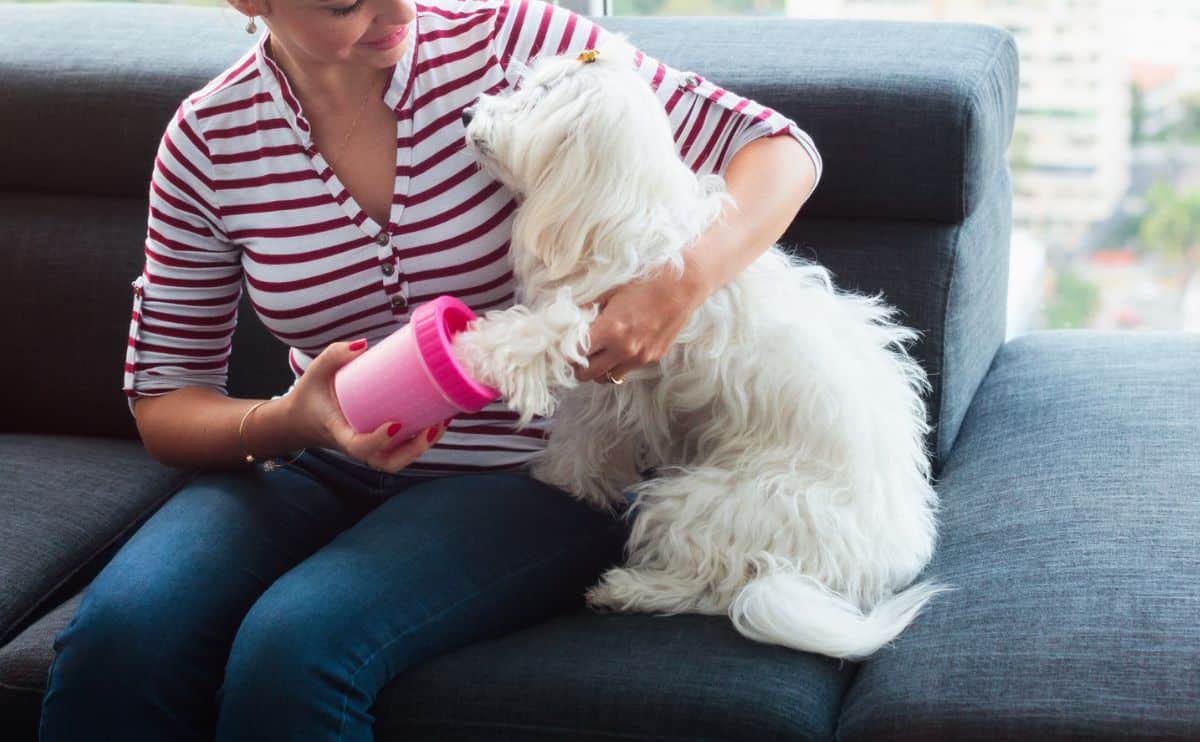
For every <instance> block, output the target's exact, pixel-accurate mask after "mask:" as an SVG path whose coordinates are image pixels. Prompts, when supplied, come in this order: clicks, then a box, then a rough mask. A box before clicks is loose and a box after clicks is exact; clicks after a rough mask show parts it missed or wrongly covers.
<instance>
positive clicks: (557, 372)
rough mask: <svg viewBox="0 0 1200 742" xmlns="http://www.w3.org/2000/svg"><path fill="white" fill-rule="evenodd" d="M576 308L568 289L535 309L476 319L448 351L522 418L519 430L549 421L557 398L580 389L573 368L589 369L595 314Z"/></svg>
mask: <svg viewBox="0 0 1200 742" xmlns="http://www.w3.org/2000/svg"><path fill="white" fill-rule="evenodd" d="M599 311H600V310H599V308H598V307H597V306H596V305H592V306H591V307H589V308H586V309H585V308H583V307H580V306H579V305H577V304H576V303H575V301H574V299H573V298H572V296H571V292H570V290H568V289H566V288H563V289H559V291H558V293H557V294H556V295H555V297H554V300H553V301H551V302H550V303H548V304H544V305H541V306H537V307H533V308H531V307H527V306H524V305H517V306H513V307H509V308H508V309H502V310H494V311H491V312H488V313H487V314H486V315H484V316H483V317H480V318H477V319H475V320H473V321H472V322H471V324H470V325H468V326H467V329H465V330H462V331H461V332H459V333H457V334H455V335H454V338H453V340H452V351H453V353H454V355H455V358H457V359H458V362H459V363H461V364H462V365H463V368H465V369H466V370H467V373H469V374H471V376H472V377H474V378H475V379H477V380H478V381H479V382H481V383H483V384H487V385H488V386H490V387H492V388H494V389H498V390H499V391H500V396H501V397H503V398H504V399H505V400H506V402H507V403H508V406H509V407H511V408H512V409H513V410H515V411H516V412H519V413H520V418H519V419H518V421H517V425H518V427H524V426H526V425H528V424H529V422H530V421H531V420H532V419H533V417H534V415H542V416H549V415H552V414H553V413H554V409H555V407H556V406H557V404H558V400H557V394H558V393H559V392H561V391H563V390H565V389H571V388H574V387H575V386H577V385H578V383H579V381H578V380H577V379H576V378H575V370H574V368H573V367H572V365H571V364H572V363H576V364H579V365H580V366H581V367H586V366H587V351H588V349H589V348H590V342H589V336H588V327H589V326H590V325H591V323H592V320H594V319H595V318H596V316H597V315H598V314H599Z"/></svg>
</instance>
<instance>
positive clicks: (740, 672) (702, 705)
mask: <svg viewBox="0 0 1200 742" xmlns="http://www.w3.org/2000/svg"><path fill="white" fill-rule="evenodd" d="M855 668H856V666H855V665H854V664H853V663H843V662H838V661H836V660H832V659H829V658H827V657H818V656H816V655H811V654H805V653H802V652H795V651H792V650H788V649H783V648H781V647H776V646H769V645H765V644H757V643H755V642H752V641H749V640H747V639H745V638H743V637H741V636H740V635H738V634H737V633H736V632H735V631H734V630H733V628H732V627H731V626H730V623H729V621H728V619H726V618H724V617H720V616H698V615H680V616H646V615H602V614H596V613H592V612H590V611H588V610H586V609H582V608H581V609H579V610H578V611H574V612H571V613H567V614H565V615H562V616H560V617H558V618H555V619H552V620H550V621H548V622H546V623H543V624H540V625H538V626H534V627H531V628H529V629H526V630H523V631H519V632H516V633H513V634H509V635H507V636H504V637H501V638H499V639H496V640H493V641H487V642H480V643H477V644H472V645H469V646H467V647H464V648H462V649H460V650H458V651H456V652H453V653H450V654H446V655H443V656H441V657H438V658H435V659H433V660H430V661H429V662H427V663H425V664H423V665H421V666H420V667H417V668H414V669H413V670H411V671H409V672H407V673H405V674H403V675H401V676H399V677H398V678H396V679H394V680H393V681H392V682H391V683H389V684H388V685H387V686H386V687H385V688H384V689H383V691H382V692H381V693H380V695H379V698H378V700H377V708H376V713H377V716H378V720H377V722H376V735H377V737H378V738H379V739H386V740H392V739H396V740H400V739H404V740H417V739H426V740H496V739H504V740H547V739H577V740H601V739H603V740H612V739H629V740H649V739H654V740H717V739H720V740H772V739H780V740H782V739H789V740H795V739H811V740H820V739H829V738H830V736H831V735H832V733H833V727H834V721H835V719H836V716H837V708H838V705H839V704H840V702H841V698H842V695H843V693H844V691H845V689H846V686H847V685H848V684H849V682H850V679H851V678H852V676H853V673H854V671H855Z"/></svg>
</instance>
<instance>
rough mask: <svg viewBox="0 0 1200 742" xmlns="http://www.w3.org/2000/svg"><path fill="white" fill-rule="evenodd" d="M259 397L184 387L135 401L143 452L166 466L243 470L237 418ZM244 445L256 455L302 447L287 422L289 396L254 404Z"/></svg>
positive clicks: (272, 453)
mask: <svg viewBox="0 0 1200 742" xmlns="http://www.w3.org/2000/svg"><path fill="white" fill-rule="evenodd" d="M261 401H262V400H261V399H233V398H230V397H226V396H225V395H224V394H221V393H220V392H218V391H216V390H214V389H209V388H208V387H199V386H194V387H185V388H182V389H176V390H175V391H173V392H169V393H167V394H163V395H160V396H156V397H141V398H139V399H137V400H135V401H134V417H135V419H136V420H137V428H138V433H139V434H140V435H141V436H142V443H143V444H144V445H145V447H146V451H147V452H148V453H149V454H150V455H151V456H152V457H154V459H155V460H157V461H159V462H161V463H163V464H166V465H167V466H180V467H199V468H205V469H234V468H246V463H245V455H244V454H243V453H242V444H241V441H240V440H239V438H238V427H239V426H240V425H241V422H242V416H243V415H245V414H246V411H247V410H249V409H250V408H251V407H253V406H254V405H256V404H258V403H259V402H261ZM245 437H246V448H247V450H248V451H249V452H250V453H251V454H253V455H254V458H255V459H265V458H270V457H273V456H280V455H282V454H284V453H287V452H289V451H293V450H296V449H299V448H303V447H304V446H306V445H308V442H307V441H301V440H298V439H297V437H296V431H295V429H294V426H293V425H292V424H291V422H290V413H289V411H288V397H286V396H285V397H281V398H280V399H274V400H271V401H270V402H268V403H267V404H265V405H263V406H261V407H259V408H258V409H257V410H255V411H254V412H253V414H251V415H250V417H249V418H248V419H247V420H246V427H245Z"/></svg>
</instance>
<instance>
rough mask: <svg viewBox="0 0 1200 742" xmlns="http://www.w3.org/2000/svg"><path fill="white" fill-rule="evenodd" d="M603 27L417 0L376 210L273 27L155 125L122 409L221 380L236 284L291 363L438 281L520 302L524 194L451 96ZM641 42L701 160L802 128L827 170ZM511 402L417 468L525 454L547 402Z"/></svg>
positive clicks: (391, 91)
mask: <svg viewBox="0 0 1200 742" xmlns="http://www.w3.org/2000/svg"><path fill="white" fill-rule="evenodd" d="M268 33H269V32H268ZM608 33H609V32H608V31H606V30H605V29H604V28H602V27H601V26H599V25H597V24H594V23H592V22H590V21H588V20H587V19H585V18H584V17H582V16H579V15H577V14H575V13H573V12H572V11H570V10H568V9H566V8H561V7H558V6H555V5H551V4H548V3H545V2H542V1H541V0H465V1H460V0H432V1H431V2H427V3H417V16H416V18H415V20H414V21H413V25H412V27H411V29H410V42H409V45H408V50H407V51H406V52H405V55H404V57H403V59H401V60H400V61H399V62H398V63H397V64H396V67H395V70H394V74H393V76H392V78H391V81H390V83H389V85H388V87H387V90H386V91H385V92H384V93H383V100H384V101H385V102H386V103H387V105H388V106H390V107H391V108H392V109H393V110H394V111H395V112H396V181H395V188H394V192H393V196H392V206H391V216H390V219H389V222H388V223H387V224H377V223H376V222H375V221H373V220H372V219H371V217H369V216H367V214H366V213H365V212H364V211H363V210H362V209H361V208H359V206H358V205H357V204H356V203H355V201H354V199H353V197H352V196H351V195H350V194H349V192H348V191H347V190H346V188H345V187H344V186H343V185H342V183H341V182H340V181H339V180H338V177H337V175H335V174H334V173H333V171H332V170H331V169H330V167H329V165H328V163H326V161H325V159H324V157H323V156H322V154H321V152H319V151H317V149H316V147H315V146H314V143H313V139H312V137H311V135H310V132H311V129H310V126H309V123H308V121H306V119H305V117H304V114H303V112H302V111H301V110H300V106H299V103H298V102H297V99H296V97H295V96H294V95H293V93H292V91H291V87H290V85H289V84H288V81H287V79H286V78H285V77H284V75H283V72H282V70H281V69H280V68H279V67H278V66H277V65H276V64H275V63H274V61H273V60H272V59H271V58H270V57H269V56H268V55H267V53H266V51H265V49H264V43H265V42H266V39H267V37H268V36H267V33H264V34H263V35H262V37H261V38H260V39H259V41H258V43H257V44H256V45H255V46H254V47H252V48H251V49H250V50H248V51H247V52H246V53H245V54H244V55H243V56H242V57H241V58H240V59H239V60H238V61H237V62H235V63H234V64H233V65H231V66H230V67H229V68H228V69H227V70H225V71H224V72H222V73H221V74H220V75H218V76H217V77H216V78H214V79H213V80H212V81H211V82H209V83H208V84H207V85H205V86H204V87H203V88H201V89H200V90H198V91H196V92H194V93H192V94H191V95H189V96H188V97H187V98H186V99H185V100H184V101H183V102H182V103H181V104H180V106H179V109H178V110H177V111H176V113H175V116H174V118H173V119H172V121H171V122H170V123H169V124H168V125H167V128H166V131H165V132H164V134H163V138H162V141H161V144H160V146H159V149H158V154H157V156H156V158H155V161H154V169H153V174H152V178H151V181H150V193H149V206H150V208H149V218H148V226H147V231H146V243H145V253H146V262H145V267H144V269H143V270H142V273H141V275H140V276H139V277H138V278H137V279H136V280H135V281H134V282H133V284H134V303H133V315H132V321H131V323H130V328H129V345H128V351H127V355H126V361H125V378H124V387H123V388H124V391H125V394H126V396H127V397H128V398H129V406H130V413H131V414H132V412H133V400H134V398H135V397H138V396H156V395H161V394H165V393H167V392H169V391H172V390H174V389H179V388H181V387H186V386H204V387H209V388H211V389H216V390H217V391H219V392H221V393H222V394H226V393H227V392H226V379H227V371H228V357H229V352H230V348H231V338H232V336H233V332H234V329H235V326H236V323H237V307H238V301H239V299H240V297H241V294H242V291H243V288H244V289H245V290H246V291H249V292H250V299H251V302H252V304H253V306H254V308H255V311H256V312H257V314H258V316H259V318H260V320H261V321H262V323H263V324H264V326H265V327H266V328H267V329H268V330H269V331H270V332H271V333H272V334H273V335H275V337H277V338H279V339H280V340H281V341H282V342H284V343H285V344H287V345H288V346H289V351H288V357H287V362H288V363H289V364H290V366H291V369H292V372H293V373H294V375H295V378H296V379H298V378H299V377H300V375H302V374H303V373H304V369H305V368H307V366H308V364H309V363H310V362H311V361H312V359H313V358H314V357H315V356H317V355H318V354H320V352H321V350H322V349H323V348H325V347H326V346H327V345H329V344H330V343H333V342H338V341H345V340H352V339H354V338H358V337H366V338H367V339H368V341H369V343H370V347H374V345H375V344H376V343H378V342H379V341H381V340H383V339H384V338H385V337H387V336H388V335H389V334H391V333H392V332H394V331H395V330H397V329H398V328H400V327H401V326H403V325H404V324H405V323H406V322H407V321H408V319H409V313H410V311H411V310H412V309H413V308H415V307H416V306H417V305H419V304H420V303H422V302H425V301H428V300H430V299H433V298H435V297H437V296H439V295H441V294H450V295H453V296H455V297H458V298H459V299H461V300H462V301H464V302H465V303H466V304H467V305H469V306H470V307H471V308H472V309H473V310H474V311H475V312H476V313H479V314H482V313H483V312H486V311H488V310H491V309H501V308H505V307H508V306H511V305H512V304H513V298H514V284H513V275H512V272H511V270H510V267H509V262H508V261H507V260H506V253H507V251H508V245H509V238H510V235H511V224H512V214H513V210H514V208H515V201H514V200H513V197H512V194H511V193H510V192H509V191H508V190H507V189H505V187H504V186H503V185H501V184H500V183H499V182H497V181H495V180H493V179H491V177H490V176H488V174H487V173H486V172H485V171H484V170H482V169H481V168H480V167H478V165H477V164H476V162H475V160H474V159H473V158H472V156H471V155H470V153H469V152H468V151H466V150H465V148H464V144H463V137H464V125H463V123H462V110H463V109H464V108H466V107H467V106H468V105H470V104H471V103H472V102H473V101H474V100H475V99H476V98H477V97H478V96H479V95H480V94H502V93H503V91H504V90H506V89H508V88H510V87H511V86H512V85H515V84H516V82H517V79H518V76H519V71H518V69H517V68H518V65H510V64H509V60H511V59H517V60H519V61H520V62H522V63H524V64H526V65H531V64H532V63H533V61H534V57H536V56H539V55H552V54H564V53H571V54H575V53H577V52H579V51H581V50H583V49H587V48H592V47H595V46H597V45H598V44H599V43H600V42H602V41H603V40H604V38H605V37H606V36H607V35H608ZM636 60H637V64H638V69H639V71H640V72H641V74H642V76H643V78H644V79H645V80H646V81H647V82H648V83H649V84H650V85H651V86H652V87H653V89H654V90H655V91H657V95H658V98H659V100H660V101H661V102H662V104H663V106H664V107H665V110H666V111H667V113H668V114H669V116H670V121H671V123H672V128H673V130H674V132H675V141H676V145H677V150H678V152H679V155H680V157H681V158H682V159H683V161H684V162H685V163H687V164H688V165H689V166H690V167H691V168H692V170H693V171H695V172H698V173H714V172H715V173H721V174H724V172H725V167H726V166H727V165H728V163H729V160H730V158H732V157H733V154H734V153H735V152H737V151H738V149H740V148H741V147H742V146H744V145H745V144H746V143H748V142H750V141H752V140H754V139H757V138H758V137H762V136H771V135H775V134H781V133H786V134H790V135H792V136H793V137H795V138H796V139H797V140H799V141H800V143H801V144H803V145H804V147H805V148H806V150H807V151H808V153H809V155H810V156H811V157H812V159H813V162H814V164H815V165H816V169H817V174H818V178H819V177H820V172H821V157H820V155H819V153H818V152H817V149H816V147H815V145H814V144H813V142H812V140H811V138H809V136H808V135H807V134H806V133H805V132H803V131H802V130H801V129H800V128H799V127H798V126H797V125H796V123H795V122H794V121H792V120H791V119H789V118H786V117H785V116H783V115H782V114H780V113H779V112H777V111H773V110H771V109H769V108H765V107H763V106H761V105H759V104H758V103H756V102H754V101H753V100H750V99H747V98H742V97H739V96H737V95H735V94H734V93H732V92H730V91H728V90H723V89H721V88H720V87H718V86H717V85H715V84H714V83H712V82H711V81H708V80H705V79H704V78H703V77H701V76H699V75H695V74H692V73H686V74H685V73H682V72H679V71H677V70H675V69H673V68H671V67H669V66H667V65H665V64H663V63H661V62H658V61H657V60H655V59H653V58H651V57H650V56H648V55H645V54H643V53H641V52H640V51H639V52H638V54H637V57H636ZM510 66H511V67H512V69H509V67H510ZM289 391H290V389H289ZM279 396H282V394H280V395H276V398H278V397H279ZM516 417H517V415H516V413H514V412H513V411H512V410H510V409H509V408H508V406H507V405H506V404H505V403H504V402H503V400H500V401H497V402H495V403H492V404H491V405H489V406H488V407H486V408H485V409H483V410H481V411H480V412H478V413H475V414H460V415H459V416H457V417H456V418H455V420H454V422H453V424H452V425H451V427H450V429H449V430H448V431H447V432H446V433H445V434H444V435H443V436H442V437H441V439H440V440H439V441H438V442H437V443H436V444H435V445H434V446H433V447H432V448H431V449H430V450H429V451H427V452H426V453H425V454H424V455H422V456H421V457H420V458H419V459H418V460H416V461H415V462H413V463H412V464H411V465H410V466H409V468H410V469H411V470H413V472H414V473H434V474H450V473H460V472H472V471H496V470H511V469H519V468H522V467H523V466H524V465H525V464H526V462H527V461H528V460H529V459H530V458H531V457H532V455H533V454H534V453H535V452H536V451H538V450H539V449H541V448H543V447H544V446H545V439H546V437H548V435H549V423H550V420H547V419H544V418H537V419H535V420H534V422H533V424H532V425H531V426H530V427H528V428H526V429H523V430H516V429H515V428H514V421H515V419H516ZM401 422H403V421H401ZM327 450H329V451H330V452H331V453H334V454H337V455H339V456H340V455H341V454H340V452H337V451H333V450H332V449H327ZM343 458H346V457H344V456H343ZM351 461H353V460H351ZM357 463H361V462H357Z"/></svg>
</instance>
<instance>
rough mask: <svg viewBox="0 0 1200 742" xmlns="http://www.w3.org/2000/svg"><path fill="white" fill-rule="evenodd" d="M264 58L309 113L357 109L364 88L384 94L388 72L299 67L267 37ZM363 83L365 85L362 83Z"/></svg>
mask: <svg viewBox="0 0 1200 742" xmlns="http://www.w3.org/2000/svg"><path fill="white" fill-rule="evenodd" d="M264 50H265V51H266V52H267V55H268V56H269V57H270V58H271V59H272V60H274V61H275V64H276V65H278V66H279V67H280V68H281V69H282V70H283V74H284V75H285V76H286V77H287V80H288V83H289V84H290V85H291V88H292V92H293V93H295V94H296V96H297V97H298V98H299V99H300V105H301V107H302V108H303V109H304V110H305V111H306V112H308V113H309V114H317V115H320V114H325V113H337V112H341V111H345V110H346V109H347V108H349V109H351V110H354V109H357V108H358V106H359V103H361V101H362V99H363V96H364V95H366V94H367V88H368V87H369V88H371V89H375V90H378V91H379V93H380V95H381V96H382V94H383V85H384V82H385V80H386V79H387V77H388V76H390V74H391V70H390V69H383V70H380V69H370V68H363V67H360V66H355V65H332V64H327V65H316V66H313V65H309V66H307V67H306V66H302V65H300V64H299V63H298V62H297V61H296V59H295V57H294V56H293V55H292V54H290V53H289V52H288V51H287V50H286V49H285V48H284V46H283V45H282V44H279V43H278V41H277V40H276V38H275V37H274V36H270V35H268V37H267V41H266V43H265V45H264ZM364 80H365V82H364Z"/></svg>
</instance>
